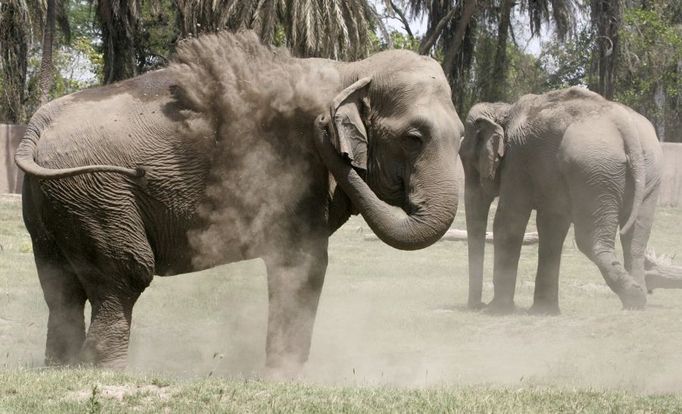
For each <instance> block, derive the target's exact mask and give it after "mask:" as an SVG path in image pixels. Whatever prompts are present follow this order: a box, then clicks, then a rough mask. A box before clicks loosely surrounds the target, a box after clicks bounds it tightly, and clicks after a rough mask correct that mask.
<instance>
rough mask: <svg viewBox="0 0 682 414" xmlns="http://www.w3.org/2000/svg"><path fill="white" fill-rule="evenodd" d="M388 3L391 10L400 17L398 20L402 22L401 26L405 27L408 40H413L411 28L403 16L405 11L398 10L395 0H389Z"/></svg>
mask: <svg viewBox="0 0 682 414" xmlns="http://www.w3.org/2000/svg"><path fill="white" fill-rule="evenodd" d="M389 4H390V5H391V8H392V9H393V11H394V12H395V13H396V14H397V15H398V17H399V18H400V21H401V23H402V24H403V27H404V28H405V31H406V32H407V35H408V36H410V40H413V39H414V35H413V34H412V30H411V29H410V24H409V22H408V21H407V18H406V17H405V13H404V12H403V11H402V10H400V8H399V7H398V6H397V5H396V4H395V1H393V0H389Z"/></svg>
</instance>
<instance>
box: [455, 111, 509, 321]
mask: <svg viewBox="0 0 682 414" xmlns="http://www.w3.org/2000/svg"><path fill="white" fill-rule="evenodd" d="M509 108H510V105H509V104H506V103H481V104H477V105H474V106H473V107H472V108H471V110H470V111H469V114H468V115H467V119H466V128H465V129H466V131H465V134H464V139H463V140H462V147H461V150H460V154H459V156H460V158H461V160H462V166H463V168H464V178H465V186H464V187H465V190H464V202H465V206H466V222H467V238H468V248H469V300H468V305H469V307H471V308H478V307H481V306H482V302H481V294H482V290H483V254H484V250H485V232H486V226H487V224H488V212H489V210H490V204H491V203H492V201H493V199H494V198H495V197H496V196H497V195H498V192H499V188H500V174H499V172H500V166H501V165H502V162H503V159H504V156H505V152H506V150H505V148H506V143H507V141H506V140H507V138H506V132H505V127H506V123H507V117H508V115H509Z"/></svg>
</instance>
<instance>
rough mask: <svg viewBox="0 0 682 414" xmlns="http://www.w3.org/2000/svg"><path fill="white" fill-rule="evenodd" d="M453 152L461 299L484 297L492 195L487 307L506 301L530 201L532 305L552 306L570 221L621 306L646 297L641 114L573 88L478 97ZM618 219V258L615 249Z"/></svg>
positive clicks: (653, 156) (656, 153) (649, 190)
mask: <svg viewBox="0 0 682 414" xmlns="http://www.w3.org/2000/svg"><path fill="white" fill-rule="evenodd" d="M460 157H461V159H462V164H463V166H464V172H465V203H466V220H467V230H468V234H469V300H468V305H469V307H472V308H479V307H482V306H483V305H482V302H481V291H482V280H483V279H482V277H483V252H484V237H485V230H486V224H487V219H488V211H489V209H490V204H491V202H492V201H493V199H494V198H495V197H496V196H499V201H498V206H497V211H496V213H495V221H494V224H493V226H494V229H493V234H494V235H495V236H494V250H495V259H494V260H495V263H494V271H493V273H494V274H493V283H494V298H493V300H492V302H491V303H490V305H489V308H490V310H491V311H492V312H493V313H495V312H499V313H506V312H511V311H512V310H513V309H514V290H515V285H516V274H517V267H518V261H519V254H520V249H521V242H522V239H523V233H524V230H525V228H526V224H527V223H528V218H529V216H530V213H531V210H533V209H535V210H537V227H538V235H539V242H540V245H539V251H538V255H539V258H538V267H537V276H536V280H535V295H534V303H533V306H532V308H531V312H534V313H550V314H553V313H558V312H559V294H558V289H559V287H558V286H559V285H558V278H559V263H560V259H561V250H562V247H563V243H564V239H565V238H566V234H567V232H568V228H569V225H570V224H571V223H573V224H574V227H575V239H576V242H577V245H578V248H579V249H580V250H581V251H582V252H583V253H584V254H585V255H586V256H587V257H588V258H589V259H590V260H591V261H592V262H594V263H595V264H596V265H597V266H598V267H599V270H600V271H601V274H602V276H603V277H604V280H605V281H606V283H607V284H608V286H609V287H610V288H611V289H612V290H613V291H614V292H615V293H616V294H617V295H618V296H619V298H620V299H621V301H622V303H623V306H624V307H625V308H642V307H644V306H645V304H646V292H647V290H646V282H645V268H644V263H645V251H646V246H647V242H648V240H649V234H650V232H651V225H652V222H653V218H654V211H655V208H656V201H657V196H658V188H659V183H660V178H661V157H662V154H661V147H660V144H659V142H658V139H657V138H656V133H655V131H654V128H653V126H652V125H651V123H650V122H649V121H648V120H647V119H646V118H644V117H643V116H641V115H640V114H638V113H636V112H635V111H633V110H631V109H630V108H627V107H625V106H623V105H620V104H617V103H614V102H609V101H607V100H606V99H604V98H603V97H601V96H600V95H598V94H596V93H593V92H590V91H588V90H586V89H582V88H578V87H573V88H569V89H565V90H559V91H554V92H549V93H546V94H544V95H525V96H523V97H521V98H520V99H519V100H518V101H517V102H516V103H514V104H512V105H509V104H504V103H481V104H477V105H475V106H474V107H473V108H472V109H471V111H470V112H469V114H468V116H467V119H466V133H465V138H464V140H463V141H462V147H461V151H460ZM619 226H620V239H621V243H622V245H623V251H624V260H623V263H621V261H620V260H619V259H618V258H617V257H616V254H615V238H616V233H617V232H618V227H619Z"/></svg>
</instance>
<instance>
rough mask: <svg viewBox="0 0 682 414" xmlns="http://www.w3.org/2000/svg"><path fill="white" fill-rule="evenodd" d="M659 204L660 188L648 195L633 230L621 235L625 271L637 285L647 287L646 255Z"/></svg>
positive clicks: (654, 189)
mask: <svg viewBox="0 0 682 414" xmlns="http://www.w3.org/2000/svg"><path fill="white" fill-rule="evenodd" d="M657 202H658V186H656V187H655V188H653V189H652V191H650V192H649V194H647V195H646V197H645V199H644V201H643V202H642V205H641V206H640V208H639V214H638V215H637V220H636V221H635V225H634V226H633V228H632V230H631V231H630V232H628V233H627V234H624V235H621V238H620V240H621V244H622V245H623V259H624V262H625V269H626V270H627V271H628V272H629V273H630V274H631V275H632V277H633V278H634V279H635V281H637V283H639V284H641V285H642V286H646V280H645V270H644V262H645V254H646V248H647V244H648V243H649V236H650V235H651V227H652V226H653V221H654V212H655V211H656V204H657Z"/></svg>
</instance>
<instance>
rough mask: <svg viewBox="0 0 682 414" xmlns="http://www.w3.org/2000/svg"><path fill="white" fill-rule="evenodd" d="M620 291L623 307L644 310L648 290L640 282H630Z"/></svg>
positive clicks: (619, 295)
mask: <svg viewBox="0 0 682 414" xmlns="http://www.w3.org/2000/svg"><path fill="white" fill-rule="evenodd" d="M617 293H618V297H619V298H620V301H621V302H622V303H623V309H627V310H642V309H644V308H645V307H646V294H647V291H646V289H644V288H643V287H642V286H640V285H639V284H638V283H634V282H632V283H628V284H627V285H626V286H624V287H623V288H622V289H621V290H620V291H619V292H617Z"/></svg>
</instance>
